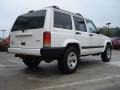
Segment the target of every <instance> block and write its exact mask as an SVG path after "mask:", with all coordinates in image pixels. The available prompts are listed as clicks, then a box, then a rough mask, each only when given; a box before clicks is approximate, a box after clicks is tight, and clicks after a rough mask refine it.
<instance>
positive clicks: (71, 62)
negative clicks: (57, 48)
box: [58, 47, 79, 74]
mask: <svg viewBox="0 0 120 90" xmlns="http://www.w3.org/2000/svg"><path fill="white" fill-rule="evenodd" d="M78 60H79V52H78V50H77V49H76V48H74V47H70V48H68V49H67V50H66V52H65V54H64V55H63V57H62V58H61V59H60V60H59V61H58V66H59V68H60V70H61V71H62V73H64V74H70V73H73V72H75V71H76V68H77V66H78Z"/></svg>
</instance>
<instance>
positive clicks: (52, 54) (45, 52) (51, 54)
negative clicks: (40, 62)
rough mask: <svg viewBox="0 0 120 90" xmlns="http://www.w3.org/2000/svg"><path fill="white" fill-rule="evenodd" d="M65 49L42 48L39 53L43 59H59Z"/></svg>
mask: <svg viewBox="0 0 120 90" xmlns="http://www.w3.org/2000/svg"><path fill="white" fill-rule="evenodd" d="M64 51H65V47H55V48H42V49H41V51H40V53H41V56H42V57H44V58H59V57H61V56H62V55H63V53H64Z"/></svg>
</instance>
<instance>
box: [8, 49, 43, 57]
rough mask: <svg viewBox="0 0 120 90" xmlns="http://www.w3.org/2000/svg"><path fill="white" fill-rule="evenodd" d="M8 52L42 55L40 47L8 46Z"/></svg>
mask: <svg viewBox="0 0 120 90" xmlns="http://www.w3.org/2000/svg"><path fill="white" fill-rule="evenodd" d="M8 52H10V53H15V54H21V55H22V54H23V55H35V56H41V54H40V49H23V48H8Z"/></svg>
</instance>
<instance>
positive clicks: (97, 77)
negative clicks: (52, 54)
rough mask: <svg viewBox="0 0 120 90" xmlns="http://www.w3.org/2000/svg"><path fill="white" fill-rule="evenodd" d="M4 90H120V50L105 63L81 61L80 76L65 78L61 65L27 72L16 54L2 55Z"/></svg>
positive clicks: (96, 58)
mask: <svg viewBox="0 0 120 90" xmlns="http://www.w3.org/2000/svg"><path fill="white" fill-rule="evenodd" d="M0 90H120V50H113V55H112V60H111V62H109V63H103V62H102V61H101V58H100V56H87V57H81V63H80V65H79V67H78V69H77V72H76V73H73V74H70V75H63V74H61V73H60V71H59V69H58V67H57V61H53V62H51V63H49V64H47V63H45V62H41V64H40V65H39V67H37V68H32V69H30V68H27V67H26V66H25V65H24V64H23V63H22V60H21V59H20V58H15V57H14V54H10V53H7V52H0Z"/></svg>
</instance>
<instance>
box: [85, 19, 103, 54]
mask: <svg viewBox="0 0 120 90" xmlns="http://www.w3.org/2000/svg"><path fill="white" fill-rule="evenodd" d="M86 25H87V29H88V31H89V36H90V47H89V48H91V50H90V51H91V53H97V52H101V50H102V48H103V46H102V45H101V44H100V43H101V38H100V34H99V33H98V30H97V28H96V27H95V25H94V24H93V22H92V21H90V20H87V21H86Z"/></svg>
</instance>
